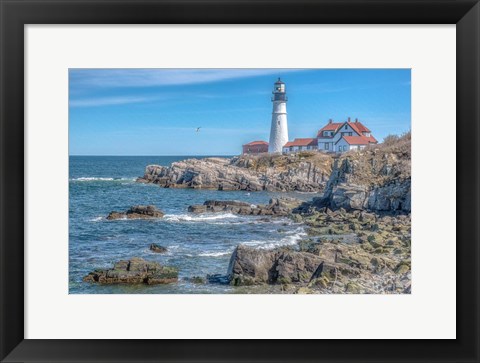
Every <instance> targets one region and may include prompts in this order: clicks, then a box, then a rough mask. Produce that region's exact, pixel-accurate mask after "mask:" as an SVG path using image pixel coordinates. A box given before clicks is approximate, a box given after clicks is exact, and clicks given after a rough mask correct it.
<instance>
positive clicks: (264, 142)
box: [243, 141, 268, 146]
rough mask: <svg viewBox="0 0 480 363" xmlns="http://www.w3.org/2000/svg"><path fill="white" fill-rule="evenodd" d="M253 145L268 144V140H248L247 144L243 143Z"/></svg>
mask: <svg viewBox="0 0 480 363" xmlns="http://www.w3.org/2000/svg"><path fill="white" fill-rule="evenodd" d="M254 145H268V142H266V141H252V142H249V143H248V144H245V145H243V146H254Z"/></svg>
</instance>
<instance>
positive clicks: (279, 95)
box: [268, 78, 288, 153]
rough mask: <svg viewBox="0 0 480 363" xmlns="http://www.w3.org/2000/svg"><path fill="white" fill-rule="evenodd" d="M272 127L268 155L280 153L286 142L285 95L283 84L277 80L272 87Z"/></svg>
mask: <svg viewBox="0 0 480 363" xmlns="http://www.w3.org/2000/svg"><path fill="white" fill-rule="evenodd" d="M272 93H273V97H272V102H273V111H272V126H271V128H270V143H269V144H268V152H269V153H281V152H282V148H283V145H285V144H286V143H287V142H288V125H287V94H286V92H285V83H284V82H282V81H281V80H280V78H278V81H277V82H275V84H274V86H273V92H272Z"/></svg>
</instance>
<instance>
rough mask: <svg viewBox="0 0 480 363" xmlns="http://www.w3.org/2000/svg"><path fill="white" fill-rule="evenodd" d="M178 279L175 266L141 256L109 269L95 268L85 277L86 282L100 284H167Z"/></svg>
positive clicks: (122, 261)
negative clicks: (161, 263)
mask: <svg viewBox="0 0 480 363" xmlns="http://www.w3.org/2000/svg"><path fill="white" fill-rule="evenodd" d="M177 280H178V270H177V269H176V268H175V267H171V266H163V265H160V264H159V263H158V262H154V261H146V260H144V259H142V258H139V257H132V258H131V259H129V260H121V261H118V262H116V263H115V264H114V266H113V268H111V269H107V270H95V271H93V272H90V273H89V274H88V275H87V276H85V277H84V278H83V281H84V282H92V283H99V284H147V285H155V284H167V283H172V282H176V281H177Z"/></svg>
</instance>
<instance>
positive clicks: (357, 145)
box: [317, 117, 378, 152]
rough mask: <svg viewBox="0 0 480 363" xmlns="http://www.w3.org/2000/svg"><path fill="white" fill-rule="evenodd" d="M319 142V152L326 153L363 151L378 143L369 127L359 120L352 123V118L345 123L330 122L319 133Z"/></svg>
mask: <svg viewBox="0 0 480 363" xmlns="http://www.w3.org/2000/svg"><path fill="white" fill-rule="evenodd" d="M317 142H318V150H321V151H326V152H345V151H350V150H361V149H364V148H365V147H366V146H367V145H370V144H377V143H378V141H377V139H375V138H374V137H373V136H372V132H371V131H370V129H369V128H368V127H366V126H365V125H363V124H362V123H361V122H360V121H358V119H355V121H354V122H351V121H350V117H349V118H348V121H345V122H333V121H332V120H330V121H328V124H326V125H325V126H323V127H322V128H321V129H320V130H319V131H318V133H317Z"/></svg>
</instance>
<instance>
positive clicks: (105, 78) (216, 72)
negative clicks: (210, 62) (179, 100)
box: [70, 68, 300, 87]
mask: <svg viewBox="0 0 480 363" xmlns="http://www.w3.org/2000/svg"><path fill="white" fill-rule="evenodd" d="M294 71H300V70H299V69H271V68H268V69H70V82H72V84H74V85H77V86H90V87H91V86H96V87H149V86H172V85H186V84H199V83H208V82H218V81H224V80H229V79H238V78H246V77H256V76H263V75H275V76H277V75H282V74H284V73H287V72H294Z"/></svg>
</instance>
